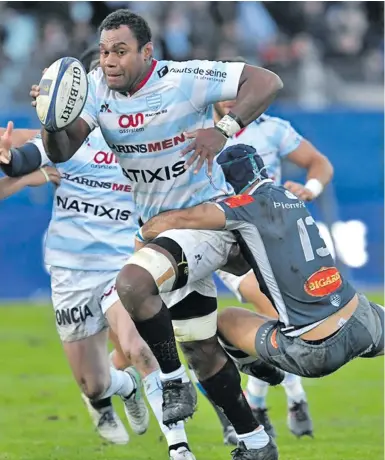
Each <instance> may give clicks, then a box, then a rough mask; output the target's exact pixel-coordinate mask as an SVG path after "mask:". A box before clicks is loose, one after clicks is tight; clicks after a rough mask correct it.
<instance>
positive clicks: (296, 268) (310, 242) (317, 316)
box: [138, 144, 384, 458]
mask: <svg viewBox="0 0 385 460" xmlns="http://www.w3.org/2000/svg"><path fill="white" fill-rule="evenodd" d="M218 161H219V162H220V163H221V164H222V167H223V169H224V171H225V174H226V178H227V180H228V181H229V183H231V184H232V185H233V187H234V189H235V191H236V192H237V193H238V195H236V196H234V197H230V198H227V199H225V200H221V201H218V202H217V203H211V204H202V205H199V206H197V207H194V208H191V209H190V210H181V211H170V212H167V213H164V214H161V215H159V216H156V217H154V218H153V219H151V220H150V221H149V222H147V223H146V224H145V225H144V226H143V227H142V228H141V229H140V230H139V232H138V233H139V234H138V236H139V239H140V240H142V241H151V240H152V239H153V238H156V237H157V235H158V234H161V233H162V232H164V231H165V230H167V229H169V228H211V229H218V230H219V229H222V228H224V227H226V228H229V229H231V230H233V231H234V232H236V234H237V240H238V242H239V245H240V248H241V251H242V254H243V256H244V258H245V259H246V260H247V262H248V265H249V266H251V267H252V269H253V271H254V274H255V276H256V278H257V279H258V282H259V286H260V288H261V291H262V292H263V294H264V295H266V296H267V298H268V299H269V300H270V302H271V304H272V305H273V306H274V308H275V310H276V312H277V315H278V320H271V321H267V320H266V317H263V316H260V315H259V314H257V313H253V312H251V311H249V310H245V309H243V308H228V309H226V310H224V311H223V312H222V313H221V314H220V315H219V318H218V328H219V331H220V334H221V337H222V338H223V343H224V346H225V349H226V351H227V352H228V353H229V354H230V355H232V356H233V359H234V360H235V361H237V362H238V364H239V365H240V366H242V365H243V364H245V363H247V364H249V363H250V359H251V357H252V356H258V357H260V358H262V359H263V360H264V361H266V362H267V363H270V364H272V365H275V366H277V367H278V368H281V369H283V370H285V371H286V372H289V373H293V374H296V375H301V376H304V377H313V378H314V377H322V376H325V375H329V374H331V373H333V372H335V371H336V370H338V369H339V368H340V367H342V366H343V365H344V364H346V363H347V362H349V361H350V360H352V359H354V358H356V357H363V358H371V357H375V356H379V355H382V354H383V351H384V309H383V308H382V307H380V306H379V305H377V304H375V303H372V302H369V301H368V299H367V298H366V297H365V296H364V295H362V294H359V293H357V292H356V291H355V289H354V288H353V287H352V286H351V285H350V283H349V282H348V281H347V280H346V279H344V278H343V276H342V275H341V273H339V271H338V269H337V268H336V267H335V263H334V260H333V258H332V257H331V255H330V253H329V251H328V249H327V247H326V245H325V242H324V241H323V239H322V238H321V236H320V234H319V230H318V228H317V226H316V224H315V222H314V219H313V218H312V217H311V215H310V214H309V212H308V211H307V209H306V206H305V204H304V202H303V201H302V200H299V199H298V198H297V197H296V196H295V195H294V194H292V193H291V192H290V191H288V190H286V189H284V188H283V187H277V186H275V185H273V181H272V180H271V179H269V178H268V176H267V174H266V170H265V167H264V164H263V161H262V160H261V158H260V157H259V156H258V155H257V154H256V150H255V149H254V148H252V147H251V146H246V145H241V144H240V145H236V146H233V147H229V148H227V149H226V150H225V151H224V152H223V153H222V154H221V156H220V158H219V160H218ZM246 270H247V268H246ZM238 450H239V457H237V456H236V457H235V458H242V456H241V455H242V453H243V452H244V451H245V449H244V446H242V445H241V446H239V448H238Z"/></svg>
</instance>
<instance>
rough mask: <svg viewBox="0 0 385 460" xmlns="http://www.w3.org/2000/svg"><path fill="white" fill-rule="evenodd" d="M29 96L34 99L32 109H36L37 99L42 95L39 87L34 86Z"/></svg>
mask: <svg viewBox="0 0 385 460" xmlns="http://www.w3.org/2000/svg"><path fill="white" fill-rule="evenodd" d="M29 95H30V96H31V97H32V102H31V105H32V107H36V104H37V102H36V99H37V97H38V96H39V95H40V87H39V85H32V87H31V91H30V92H29Z"/></svg>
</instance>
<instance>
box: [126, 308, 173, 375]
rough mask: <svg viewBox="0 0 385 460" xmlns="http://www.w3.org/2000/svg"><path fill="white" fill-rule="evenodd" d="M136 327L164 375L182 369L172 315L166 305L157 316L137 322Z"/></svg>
mask: <svg viewBox="0 0 385 460" xmlns="http://www.w3.org/2000/svg"><path fill="white" fill-rule="evenodd" d="M135 326H136V328H137V330H138V332H139V334H140V335H141V336H142V337H143V339H144V340H145V341H146V342H147V344H148V346H149V347H150V348H151V351H152V352H153V353H154V356H155V358H156V359H157V360H158V363H159V367H160V369H161V371H162V372H163V373H164V374H169V373H170V372H173V371H176V370H177V369H179V368H180V366H181V362H180V360H179V356H178V350H177V348H176V342H175V336H174V330H173V327H172V322H171V315H170V312H169V311H168V309H167V307H166V306H165V304H164V303H163V304H162V308H161V309H160V310H159V312H158V313H157V314H156V315H155V316H153V317H152V318H150V319H146V320H145V321H138V322H136V321H135Z"/></svg>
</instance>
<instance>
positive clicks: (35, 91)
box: [29, 68, 47, 107]
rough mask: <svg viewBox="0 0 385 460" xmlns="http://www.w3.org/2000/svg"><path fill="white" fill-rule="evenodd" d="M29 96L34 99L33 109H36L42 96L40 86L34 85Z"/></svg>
mask: <svg viewBox="0 0 385 460" xmlns="http://www.w3.org/2000/svg"><path fill="white" fill-rule="evenodd" d="M46 70H47V68H45V69H44V70H43V72H42V75H44V74H45V72H46ZM29 95H30V96H31V97H32V102H31V105H32V107H36V99H37V97H38V96H40V87H39V85H32V86H31V91H30V92H29Z"/></svg>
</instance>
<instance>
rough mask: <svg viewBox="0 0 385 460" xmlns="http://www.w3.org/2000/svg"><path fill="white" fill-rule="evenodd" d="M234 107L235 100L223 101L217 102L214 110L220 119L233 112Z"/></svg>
mask: <svg viewBox="0 0 385 460" xmlns="http://www.w3.org/2000/svg"><path fill="white" fill-rule="evenodd" d="M234 105H235V100H234V101H222V102H217V103H216V104H215V105H214V108H215V111H216V112H217V114H218V115H219V116H220V117H224V116H225V115H227V114H228V113H229V112H230V111H231V109H232V108H233V107H234Z"/></svg>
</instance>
